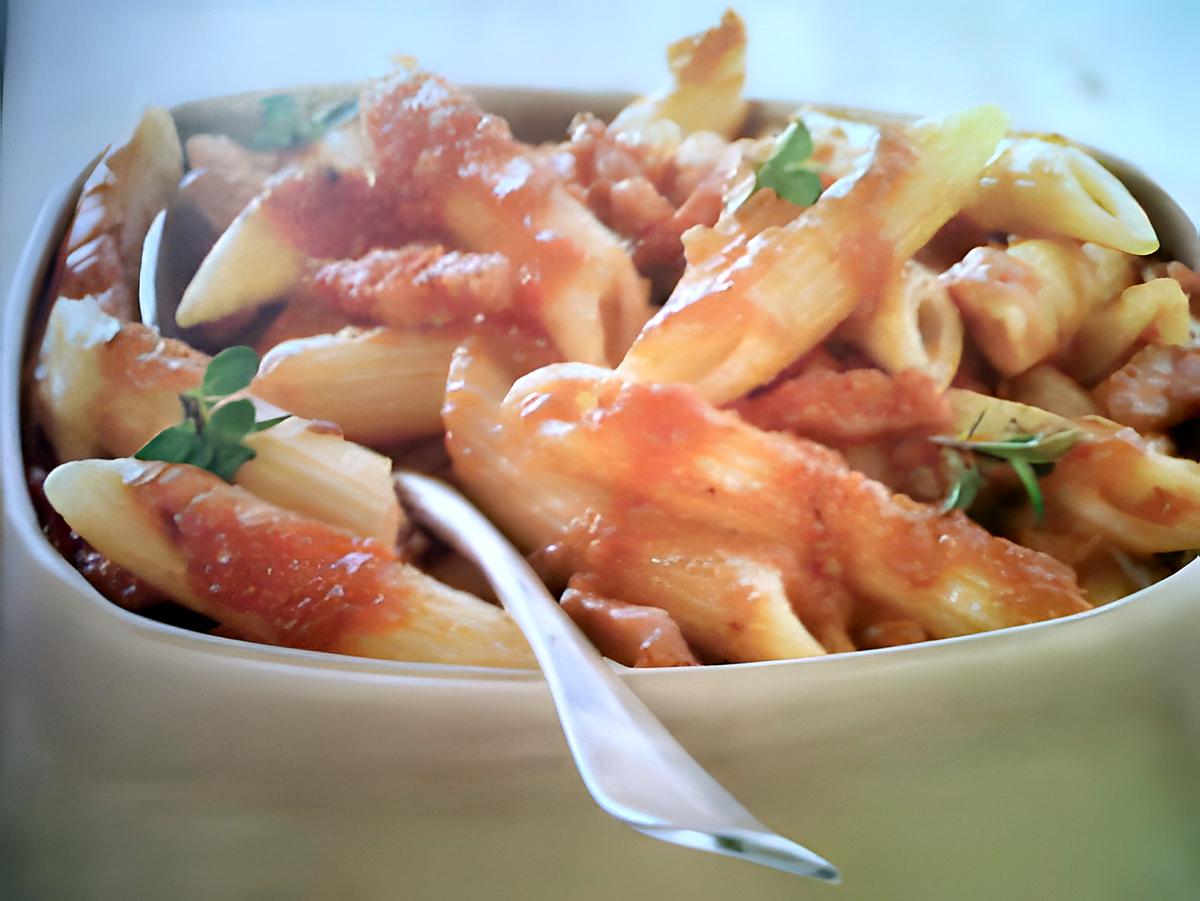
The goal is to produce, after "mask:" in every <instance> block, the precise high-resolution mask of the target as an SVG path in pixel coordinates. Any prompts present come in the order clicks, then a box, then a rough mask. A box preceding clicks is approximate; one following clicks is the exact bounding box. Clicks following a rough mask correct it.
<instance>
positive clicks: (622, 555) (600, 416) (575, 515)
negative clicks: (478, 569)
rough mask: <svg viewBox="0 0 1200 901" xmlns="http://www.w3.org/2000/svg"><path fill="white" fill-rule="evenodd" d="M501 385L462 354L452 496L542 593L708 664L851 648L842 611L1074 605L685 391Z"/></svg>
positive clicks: (976, 535) (943, 520)
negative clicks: (525, 566)
mask: <svg viewBox="0 0 1200 901" xmlns="http://www.w3.org/2000/svg"><path fill="white" fill-rule="evenodd" d="M503 373H504V369H503V367H502V366H499V365H498V364H496V363H495V362H494V361H491V360H489V359H488V355H487V352H486V350H485V349H483V348H482V347H481V346H480V345H479V344H471V345H468V346H467V347H465V348H464V349H462V350H460V351H459V353H458V354H457V355H456V357H455V362H454V363H453V364H452V366H451V376H450V388H449V390H448V392H447V404H446V408H445V411H444V416H445V420H446V424H447V429H448V442H447V443H448V448H449V450H450V454H451V458H452V459H453V461H454V467H455V473H456V475H457V477H458V479H459V481H460V482H461V484H463V485H464V486H465V487H466V488H467V490H468V491H469V492H470V493H471V494H472V496H473V497H474V498H475V500H476V501H477V502H478V503H479V504H480V505H481V506H482V507H483V508H484V509H485V510H486V511H487V512H489V513H490V514H491V515H492V516H493V517H494V518H495V519H496V520H497V522H498V523H500V525H501V526H502V527H503V528H505V529H506V530H507V531H508V532H509V534H511V535H513V536H515V537H516V538H517V539H518V540H519V541H520V542H521V543H522V544H523V545H524V547H525V548H526V549H527V550H538V549H543V550H542V554H540V555H539V556H543V555H544V556H547V557H548V558H549V564H548V565H549V566H550V567H551V569H552V570H553V573H554V575H555V576H557V577H558V578H560V579H562V578H566V577H570V576H572V575H578V574H580V573H582V574H584V576H586V577H587V578H588V580H589V581H588V584H589V586H591V585H592V584H593V583H592V581H591V580H592V579H597V580H599V582H598V584H596V585H595V588H596V590H597V591H598V592H599V593H601V594H603V595H605V596H607V597H612V598H615V599H618V600H628V601H631V602H634V603H638V604H653V605H654V606H659V607H662V608H663V609H666V610H667V611H668V612H669V613H670V614H671V616H672V618H673V619H675V621H676V622H677V623H678V624H679V626H680V628H681V630H683V634H684V637H685V638H686V639H687V641H688V643H689V644H690V645H691V646H692V647H694V648H696V649H697V650H698V651H700V652H701V653H702V654H703V655H705V657H706V658H708V659H714V658H715V659H728V660H746V659H771V658H772V657H776V656H779V655H780V654H781V652H783V651H784V650H785V649H786V652H787V655H788V656H794V655H795V654H796V653H798V651H797V648H798V647H799V646H800V645H801V644H802V643H804V642H806V641H808V639H807V638H806V637H805V634H807V635H808V636H811V638H814V639H816V640H817V641H818V642H820V644H821V646H822V647H824V648H825V649H826V650H842V649H845V648H847V647H852V646H853V645H852V643H851V642H850V639H849V637H848V630H847V625H848V623H849V619H850V616H851V608H852V607H853V605H854V603H855V599H856V598H858V597H863V598H865V599H867V600H871V601H878V602H881V603H886V604H888V605H891V606H892V607H894V608H895V609H896V610H897V611H899V613H900V615H902V616H904V617H906V618H910V619H912V620H914V621H916V622H918V623H919V624H920V625H921V627H922V628H925V629H928V630H929V632H930V634H932V635H935V636H946V635H959V634H966V633H969V632H974V631H979V630H980V629H987V628H997V627H999V626H1001V625H1013V624H1015V623H1018V622H1030V621H1033V620H1035V619H1044V618H1049V617H1052V616H1060V615H1064V614H1066V613H1072V612H1076V611H1078V610H1083V609H1086V607H1087V605H1086V604H1085V603H1084V602H1083V601H1082V599H1081V597H1080V595H1079V592H1078V589H1077V588H1076V587H1075V584H1074V580H1073V576H1072V575H1071V573H1070V571H1069V570H1067V569H1066V568H1065V567H1062V566H1061V565H1060V564H1056V563H1055V562H1054V561H1052V560H1050V559H1049V558H1046V557H1044V556H1043V555H1040V554H1035V553H1034V552H1031V551H1026V550H1024V549H1021V548H1017V547H1016V546H1014V545H1011V544H1009V543H1008V542H1006V541H1003V540H1001V539H997V538H993V537H991V536H990V535H988V534H987V533H986V532H985V531H984V530H983V529H981V528H980V527H978V526H976V525H975V524H973V523H971V522H970V521H969V520H967V519H966V518H965V517H962V516H961V515H957V514H956V515H953V516H941V515H939V514H938V511H937V510H936V509H935V508H933V507H927V506H925V505H923V504H918V503H916V502H914V501H911V500H908V499H907V498H904V497H901V496H895V495H892V494H891V493H890V492H889V491H888V490H886V489H885V488H884V487H883V486H882V485H879V484H878V483H873V482H870V481H869V480H867V479H865V478H864V477H863V476H862V475H861V474H858V473H855V472H853V471H852V470H850V469H849V468H848V467H847V466H846V464H845V463H844V461H843V460H842V458H841V457H840V456H839V455H838V454H836V453H834V452H832V451H830V450H829V449H827V448H824V447H822V446H820V445H817V444H813V443H811V442H808V441H804V440H801V439H796V438H792V437H790V436H787V435H783V434H779V433H768V432H763V431H760V430H759V429H757V428H754V427H753V426H751V425H749V424H747V423H746V422H744V421H742V420H741V418H740V417H739V416H737V415H736V414H733V413H730V412H721V411H718V410H715V409H713V408H712V407H711V406H710V405H709V404H707V403H706V402H704V401H703V400H702V399H701V398H700V397H699V396H698V395H697V394H696V392H695V391H694V389H692V388H690V387H688V386H679V385H647V384H645V383H640V382H635V381H632V380H630V379H628V378H625V377H622V376H621V375H620V374H614V373H611V372H608V371H607V370H602V369H596V368H593V367H585V366H580V365H578V364H560V365H553V366H548V367H544V368H542V369H539V370H537V371H535V372H533V373H531V374H529V375H527V376H524V377H522V378H521V379H519V380H518V381H517V382H516V383H515V384H513V385H512V387H511V389H509V390H508V391H507V394H502V393H501V392H502V391H503V384H504V382H505V381H506V379H505V377H504V374H503ZM914 561H920V563H919V565H918V564H914ZM785 601H786V602H787V604H790V607H791V609H792V610H794V611H795V617H797V618H794V620H793V618H789V617H788V616H787V615H786V614H785V605H784V602H785ZM747 617H750V618H751V619H750V620H749V621H748V620H747ZM731 621H732V622H736V623H737V624H738V627H737V628H736V629H734V630H732V631H731V630H730V628H729V624H730V622H731ZM766 622H770V623H771V628H770V630H769V631H768V630H766V629H764V628H762V627H761V626H759V625H757V623H766ZM801 629H802V630H803V631H800V630H801ZM789 636H790V637H789Z"/></svg>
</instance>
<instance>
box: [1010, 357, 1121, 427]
mask: <svg viewBox="0 0 1200 901" xmlns="http://www.w3.org/2000/svg"><path fill="white" fill-rule="evenodd" d="M1004 396H1005V397H1007V398H1008V399H1009V400H1014V401H1016V402H1017V403H1020V404H1024V405H1026V406H1029V407H1039V408H1041V409H1043V410H1045V411H1046V412H1048V413H1055V414H1057V415H1058V416H1065V417H1066V418H1068V419H1076V418H1078V417H1080V416H1099V415H1101V414H1102V413H1103V412H1104V411H1103V410H1102V409H1101V407H1100V404H1099V403H1098V402H1097V401H1096V399H1095V398H1094V397H1092V395H1091V393H1089V392H1088V390H1087V389H1086V388H1084V387H1083V386H1082V385H1081V384H1079V382H1077V381H1075V380H1074V379H1073V378H1071V377H1070V376H1069V375H1067V374H1066V373H1065V372H1063V371H1062V370H1061V369H1057V368H1056V367H1054V366H1052V365H1050V364H1049V363H1039V364H1038V365H1037V366H1034V367H1033V368H1032V369H1027V370H1025V372H1023V373H1021V374H1020V375H1018V376H1016V377H1015V378H1012V379H1009V381H1008V384H1007V387H1006V391H1005V392H1004Z"/></svg>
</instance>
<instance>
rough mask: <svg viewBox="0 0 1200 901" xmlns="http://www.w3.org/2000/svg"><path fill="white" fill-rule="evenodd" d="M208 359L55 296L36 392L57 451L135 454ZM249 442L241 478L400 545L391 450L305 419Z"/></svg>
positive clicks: (296, 506) (174, 417)
mask: <svg viewBox="0 0 1200 901" xmlns="http://www.w3.org/2000/svg"><path fill="white" fill-rule="evenodd" d="M207 362H208V358H207V357H206V356H205V355H204V354H202V353H200V352H199V351H196V350H192V349H191V348H190V347H188V346H187V345H186V344H183V343H182V342H179V341H171V340H164V339H163V338H161V337H159V335H158V333H157V332H155V331H154V330H153V329H150V328H148V327H146V326H143V325H140V324H136V323H130V324H126V325H122V324H121V323H120V322H118V321H117V320H115V319H114V318H112V317H111V316H108V315H106V314H105V313H103V312H102V311H101V310H100V309H99V307H98V305H96V304H95V303H94V302H92V301H87V300H83V301H67V302H64V303H58V304H56V305H55V307H54V310H53V312H52V313H51V316H50V322H49V324H48V326H47V330H46V337H45V340H44V342H43V344H42V348H41V352H40V355H39V360H38V367H37V371H36V376H35V378H36V386H35V397H36V401H37V404H38V406H39V410H40V416H41V422H42V424H43V427H44V428H45V429H46V433H47V436H48V437H49V439H50V442H51V444H52V445H53V446H54V449H55V453H56V454H57V455H58V458H59V459H60V460H63V461H66V460H78V459H83V458H85V457H95V456H105V457H122V456H127V455H130V454H133V453H134V452H135V451H137V449H138V448H139V447H141V446H142V445H143V444H145V443H146V442H147V441H149V440H150V439H151V438H152V437H154V435H156V434H157V433H158V432H159V431H160V430H162V429H164V428H166V427H168V426H170V425H174V424H175V423H176V422H178V421H179V410H180V408H179V395H180V394H182V393H183V392H184V391H187V390H189V389H191V388H195V387H196V386H198V385H199V384H200V381H201V379H202V378H203V375H204V368H205V366H206V365H207ZM271 412H272V411H268V415H271ZM273 412H274V413H277V412H279V411H278V410H273ZM246 443H247V444H249V445H250V446H251V447H253V449H254V450H255V452H256V453H257V457H255V459H253V460H250V461H249V462H247V463H245V464H244V465H243V466H242V467H241V468H240V469H239V470H238V472H237V481H238V483H239V484H240V485H242V486H243V487H245V488H247V489H248V490H250V491H252V492H254V493H256V494H258V495H259V496H260V497H262V498H263V499H264V500H267V501H270V502H271V503H274V504H277V505H278V506H281V507H286V508H288V509H291V510H295V511H296V512H298V513H302V514H305V515H308V516H312V517H314V518H317V519H320V520H322V521H323V522H328V523H330V524H332V525H336V526H340V527H343V528H346V529H349V530H350V531H352V532H354V533H356V534H359V535H366V536H372V537H374V538H376V539H377V540H378V541H380V542H381V543H384V544H388V545H390V544H393V543H395V541H396V537H397V535H398V533H399V530H400V526H401V523H402V519H403V517H402V513H401V510H400V505H399V503H398V502H397V500H396V498H395V495H394V493H393V491H392V488H391V464H390V462H389V461H388V459H387V458H386V457H383V456H381V455H379V454H377V453H375V452H373V451H369V450H367V449H366V448H363V447H359V446H358V445H356V444H352V443H350V442H349V441H346V440H345V439H343V438H342V436H341V434H340V433H339V432H338V431H337V430H336V429H335V428H333V427H330V426H326V427H318V426H316V425H314V424H313V423H310V422H307V421H306V420H303V419H299V418H292V419H289V420H288V421H286V422H284V423H282V424H280V425H278V426H276V427H274V428H272V429H269V430H267V431H264V432H259V433H258V434H254V435H250V436H248V437H247V439H246Z"/></svg>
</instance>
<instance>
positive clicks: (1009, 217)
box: [966, 137, 1158, 255]
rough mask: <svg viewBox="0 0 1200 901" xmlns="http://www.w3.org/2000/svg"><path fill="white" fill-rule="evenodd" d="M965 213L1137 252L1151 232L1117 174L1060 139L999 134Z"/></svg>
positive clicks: (1001, 226)
mask: <svg viewBox="0 0 1200 901" xmlns="http://www.w3.org/2000/svg"><path fill="white" fill-rule="evenodd" d="M966 213H967V215H968V216H970V217H971V218H972V219H973V220H974V221H975V222H977V223H978V224H979V225H981V226H983V227H984V228H987V229H993V230H996V231H1005V232H1009V233H1010V234H1019V235H1025V236H1028V237H1038V236H1044V237H1056V236H1062V237H1067V238H1075V239H1077V240H1079V241H1091V242H1093V243H1096V244H1101V245H1103V246H1105V247H1111V248H1113V249H1114V250H1122V251H1125V252H1126V253H1133V254H1138V255H1145V254H1150V253H1154V251H1156V250H1158V236H1157V235H1155V233H1154V226H1152V225H1151V224H1150V219H1149V218H1148V217H1147V216H1146V213H1145V211H1144V210H1142V208H1141V206H1140V205H1139V204H1138V202H1137V201H1136V200H1134V199H1133V195H1132V194H1130V193H1129V189H1128V188H1126V187H1125V186H1124V185H1123V184H1121V181H1120V179H1118V178H1117V177H1116V176H1115V175H1113V174H1112V173H1111V172H1109V171H1108V170H1107V169H1105V168H1104V167H1103V166H1102V165H1100V163H1098V162H1096V160H1094V159H1093V158H1092V157H1090V156H1088V154H1087V153H1085V152H1084V151H1083V150H1081V149H1080V148H1078V147H1074V146H1072V145H1070V144H1067V143H1064V142H1063V141H1062V140H1061V139H1057V140H1046V139H1044V138H1034V137H1014V138H1009V139H1007V140H1005V141H1004V142H1003V143H1002V144H1001V145H1000V149H999V152H998V153H997V154H996V156H995V158H994V159H993V160H992V161H991V162H990V163H989V164H988V167H987V169H985V170H984V172H983V176H982V178H980V180H979V191H978V193H977V194H976V195H975V198H974V199H973V200H972V202H971V205H970V206H969V207H968V208H967V210H966Z"/></svg>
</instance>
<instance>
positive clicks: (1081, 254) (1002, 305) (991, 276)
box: [941, 239, 1135, 375]
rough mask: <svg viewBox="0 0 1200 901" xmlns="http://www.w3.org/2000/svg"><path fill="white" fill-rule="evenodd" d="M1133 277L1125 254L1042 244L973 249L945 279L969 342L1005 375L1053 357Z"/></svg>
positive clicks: (1065, 244)
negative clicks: (959, 312)
mask: <svg viewBox="0 0 1200 901" xmlns="http://www.w3.org/2000/svg"><path fill="white" fill-rule="evenodd" d="M1134 277H1135V272H1134V266H1133V258H1132V257H1130V256H1128V255H1127V254H1124V253H1120V252H1118V251H1115V250H1109V249H1107V248H1104V247H1099V246H1097V245H1095V244H1084V245H1080V244H1077V243H1076V242H1074V241H1062V240H1060V241H1049V240H1041V239H1038V240H1030V241H1018V242H1017V243H1015V244H1013V245H1012V246H1010V247H1008V248H1005V249H1001V248H998V247H991V246H988V247H976V248H975V249H974V250H972V251H971V252H970V253H968V254H967V255H966V257H964V258H963V260H962V261H961V262H959V263H957V264H955V265H954V266H953V267H951V268H950V269H949V270H948V271H946V272H944V273H943V274H942V276H941V278H942V280H943V281H944V282H945V284H946V285H947V287H948V288H949V289H950V295H951V296H952V297H953V298H954V301H955V303H957V304H958V307H959V309H960V310H961V311H962V315H963V320H964V321H965V322H966V326H967V331H968V333H969V334H970V336H971V338H972V339H974V341H975V343H977V344H978V345H979V348H980V350H982V351H983V353H984V355H985V356H986V357H987V358H988V361H989V362H990V363H991V364H992V365H993V366H995V367H996V369H997V370H998V371H999V372H1000V373H1001V374H1002V375H1016V374H1017V373H1019V372H1024V371H1025V370H1026V369H1028V368H1029V367H1031V366H1033V365H1034V364H1036V363H1040V362H1042V361H1043V360H1047V359H1049V358H1050V357H1052V356H1054V355H1055V354H1056V353H1057V352H1058V351H1059V350H1060V349H1061V348H1064V347H1066V345H1067V344H1068V343H1069V342H1070V340H1071V338H1072V337H1073V336H1074V335H1075V333H1076V332H1077V331H1078V329H1079V327H1080V325H1082V324H1083V321H1084V319H1085V318H1086V317H1087V316H1088V315H1089V314H1090V313H1092V312H1093V311H1094V310H1096V309H1097V308H1098V307H1100V306H1103V305H1104V304H1106V303H1108V302H1109V301H1111V300H1112V299H1113V298H1115V297H1116V296H1117V295H1118V294H1120V293H1121V291H1123V290H1124V289H1125V288H1127V287H1128V286H1129V285H1131V284H1133V281H1134Z"/></svg>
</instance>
